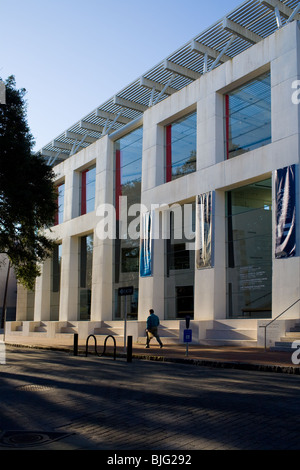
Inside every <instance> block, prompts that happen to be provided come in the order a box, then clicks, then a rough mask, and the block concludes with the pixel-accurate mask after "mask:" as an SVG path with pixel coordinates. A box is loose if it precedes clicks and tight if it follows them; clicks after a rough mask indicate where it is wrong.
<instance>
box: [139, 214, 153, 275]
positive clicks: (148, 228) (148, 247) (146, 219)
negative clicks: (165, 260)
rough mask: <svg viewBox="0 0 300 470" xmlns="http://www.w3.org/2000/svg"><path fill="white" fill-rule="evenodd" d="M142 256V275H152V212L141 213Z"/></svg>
mask: <svg viewBox="0 0 300 470" xmlns="http://www.w3.org/2000/svg"><path fill="white" fill-rule="evenodd" d="M141 219H142V227H141V256H140V275H141V277H149V276H152V243H153V241H152V225H153V223H152V222H153V221H152V216H151V213H150V212H146V213H143V214H142V215H141Z"/></svg>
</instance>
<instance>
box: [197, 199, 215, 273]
mask: <svg viewBox="0 0 300 470" xmlns="http://www.w3.org/2000/svg"><path fill="white" fill-rule="evenodd" d="M213 209H214V201H213V192H212V191H211V192H209V193H205V194H201V195H200V196H198V197H197V205H196V265H197V269H202V268H211V267H213V264H214V260H213Z"/></svg>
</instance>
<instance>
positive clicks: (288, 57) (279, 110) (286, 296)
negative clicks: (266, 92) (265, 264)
mask: <svg viewBox="0 0 300 470" xmlns="http://www.w3.org/2000/svg"><path fill="white" fill-rule="evenodd" d="M287 28H288V29H289V31H290V33H289V34H286V29H287ZM276 34H277V35H282V36H284V39H283V40H282V41H277V43H276V44H277V45H278V46H277V47H278V48H280V49H279V50H278V51H277V57H276V58H275V59H274V60H273V61H272V62H271V77H272V141H273V143H275V144H276V148H277V147H279V146H280V147H279V148H280V149H281V155H279V156H280V157H281V161H279V159H278V160H277V162H276V164H277V168H282V167H285V166H287V165H292V164H293V163H296V164H297V165H298V166H297V167H296V168H297V172H296V180H297V194H296V204H297V214H296V217H297V225H296V237H297V239H296V243H297V249H296V256H295V257H294V258H287V259H279V260H278V259H275V258H274V253H275V246H273V299H272V301H273V307H272V317H273V318H275V317H276V316H278V315H279V314H280V313H281V312H283V311H284V310H285V309H286V308H288V307H289V306H290V305H291V304H292V303H293V302H295V301H296V300H298V299H299V298H300V285H299V277H300V257H299V253H300V234H299V229H300V224H299V216H300V210H299V206H300V195H299V181H300V180H299V176H300V175H299V156H300V142H299V139H300V133H299V128H300V104H297V103H294V102H293V100H292V95H293V92H295V88H293V84H294V83H295V82H298V80H300V65H299V64H300V62H299V58H300V30H299V26H298V25H297V23H296V22H295V23H293V24H290V25H289V26H287V27H286V28H284V29H283V31H279V32H278V33H276ZM295 37H296V41H295ZM278 39H279V38H278ZM299 83H300V82H299ZM298 96H299V94H298ZM273 176H274V173H273ZM274 186H275V184H274V177H273V208H275V197H276V195H275V192H274ZM275 237H276V221H275V210H273V240H274V242H275ZM273 245H274V243H273ZM299 312H300V305H299V304H297V305H296V306H295V307H294V308H293V310H292V311H289V313H288V314H287V315H285V316H284V317H283V318H282V319H285V318H287V317H289V318H291V317H293V315H294V317H295V318H299Z"/></svg>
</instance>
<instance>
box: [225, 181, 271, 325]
mask: <svg viewBox="0 0 300 470" xmlns="http://www.w3.org/2000/svg"><path fill="white" fill-rule="evenodd" d="M271 305H272V189H271V179H269V180H265V181H261V182H257V183H254V184H251V185H249V186H244V187H241V188H237V189H234V190H233V191H230V192H228V193H227V314H228V317H229V318H241V317H248V318H268V317H270V316H271V308H272V307H271Z"/></svg>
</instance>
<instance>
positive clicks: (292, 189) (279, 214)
mask: <svg viewBox="0 0 300 470" xmlns="http://www.w3.org/2000/svg"><path fill="white" fill-rule="evenodd" d="M275 191H276V192H275V198H276V200H275V203H276V208H275V209H276V244H275V258H277V259H280V258H290V257H292V256H295V254H296V182H295V165H292V166H288V167H286V168H282V169H280V170H277V171H276V174H275Z"/></svg>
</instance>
